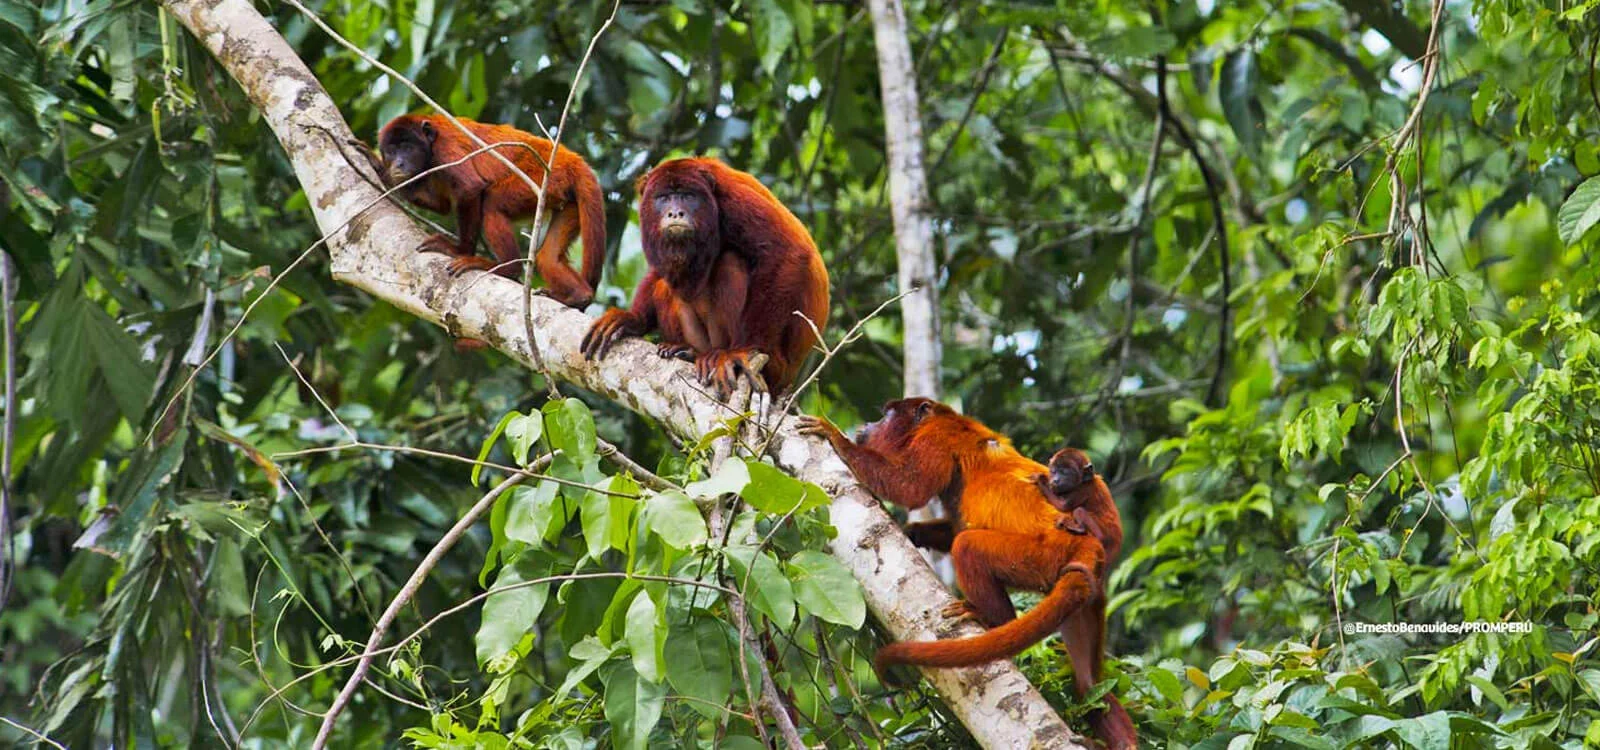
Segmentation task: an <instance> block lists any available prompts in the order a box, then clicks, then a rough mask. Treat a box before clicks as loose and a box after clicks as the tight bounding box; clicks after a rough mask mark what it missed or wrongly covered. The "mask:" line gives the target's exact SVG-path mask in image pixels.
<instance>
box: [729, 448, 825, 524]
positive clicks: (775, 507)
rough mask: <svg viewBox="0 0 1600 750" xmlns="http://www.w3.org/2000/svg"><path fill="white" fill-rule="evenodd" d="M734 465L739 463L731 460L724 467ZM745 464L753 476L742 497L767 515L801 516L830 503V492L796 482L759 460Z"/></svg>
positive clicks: (809, 484)
mask: <svg viewBox="0 0 1600 750" xmlns="http://www.w3.org/2000/svg"><path fill="white" fill-rule="evenodd" d="M731 463H739V462H736V461H727V462H725V463H724V464H723V465H724V466H726V465H727V464H731ZM743 463H744V464H745V467H746V470H747V471H748V472H749V474H750V482H749V483H748V484H746V485H745V486H744V488H743V489H741V490H739V497H742V498H744V501H745V502H747V503H749V504H750V505H751V507H753V508H755V509H757V510H760V511H761V512H763V513H771V514H773V515H783V514H786V513H790V512H795V513H798V512H802V511H807V510H811V509H812V508H819V507H822V506H824V505H827V504H828V493H826V492H823V491H822V488H821V487H818V486H816V485H814V484H811V483H810V482H802V481H800V480H798V479H795V478H794V477H791V476H789V475H788V474H785V473H783V472H782V471H780V470H779V469H778V468H777V467H775V466H770V465H768V464H764V463H760V462H758V461H746V462H743Z"/></svg>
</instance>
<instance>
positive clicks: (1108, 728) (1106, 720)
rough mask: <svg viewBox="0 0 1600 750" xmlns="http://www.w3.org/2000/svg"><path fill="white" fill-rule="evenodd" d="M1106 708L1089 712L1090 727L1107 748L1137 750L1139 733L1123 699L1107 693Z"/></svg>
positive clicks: (1107, 749)
mask: <svg viewBox="0 0 1600 750" xmlns="http://www.w3.org/2000/svg"><path fill="white" fill-rule="evenodd" d="M1103 700H1105V702H1106V707H1105V708H1104V709H1099V710H1095V711H1091V712H1089V717H1088V718H1089V727H1090V728H1091V729H1093V730H1094V736H1095V737H1097V738H1099V739H1100V742H1101V744H1103V745H1105V746H1106V750H1137V748H1138V747H1139V733H1138V732H1137V731H1135V730H1134V728H1133V717H1131V716H1129V715H1128V710H1127V709H1125V708H1123V707H1122V701H1119V700H1117V696H1115V695H1112V694H1110V693H1106V694H1105V698H1104V699H1103Z"/></svg>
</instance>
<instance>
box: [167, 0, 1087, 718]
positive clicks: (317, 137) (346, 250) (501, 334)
mask: <svg viewBox="0 0 1600 750" xmlns="http://www.w3.org/2000/svg"><path fill="white" fill-rule="evenodd" d="M163 5H164V7H166V8H167V10H168V11H170V12H171V13H172V14H173V16H174V17H176V18H177V19H178V20H179V21H180V22H182V23H183V24H184V26H186V27H188V29H189V30H190V31H191V32H192V33H193V34H194V35H195V37H196V38H198V39H199V40H200V41H201V43H203V44H204V45H205V46H206V48H207V49H209V50H210V51H211V53H212V54H213V55H215V56H216V57H217V59H218V60H219V61H220V62H221V63H222V65H223V67H224V68H226V69H227V71H228V73H229V75H231V76H232V77H233V78H234V79H235V80H236V81H237V82H238V83H239V85H240V86H241V87H242V88H243V90H244V92H245V94H246V95H247V96H248V97H249V98H250V100H251V101H252V102H253V103H254V104H255V106H256V107H257V109H259V110H260V112H261V115H262V117H263V118H264V119H265V121H266V122H267V124H268V125H269V126H270V127H271V128H272V130H273V132H274V134H276V136H277V138H278V140H279V142H280V144H281V145H282V146H283V149H284V151H285V153H286V155H287V156H288V158H289V161H290V163H291V164H292V165H293V166H294V170H295V174H296V175H297V176H298V178H299V180H300V184H301V187H302V188H303V189H304V190H305V193H306V197H307V199H308V201H309V203H310V206H311V210H312V213H313V214H314V216H315V218H316V222H317V225H318V226H320V227H322V228H323V230H324V231H332V230H335V229H337V228H338V227H341V226H343V227H344V228H343V229H340V230H338V231H335V232H333V234H332V236H331V237H329V239H328V243H327V247H328V251H329V253H330V255H331V259H332V264H331V265H332V269H333V274H334V278H336V279H337V280H339V281H341V282H344V283H347V284H351V285H353V286H355V287H358V288H360V289H363V290H365V291H367V292H368V293H370V294H372V295H373V296H374V297H377V298H379V299H382V300H384V301H385V302H388V303H389V304H392V305H395V306H396V307H399V308H400V309H403V310H405V311H407V312H409V313H412V314H414V315H416V316H418V317H420V318H422V319H424V320H427V321H429V322H431V323H434V324H437V325H441V326H443V327H445V328H446V329H447V330H449V331H450V332H451V333H452V334H453V335H456V336H462V337H471V338H476V339H481V340H484V341H487V342H489V343H490V344H492V345H493V346H494V347H495V348H497V349H499V350H500V351H502V352H504V353H506V354H507V355H508V356H510V357H512V358H514V359H516V360H517V361H519V362H521V363H523V365H525V366H532V363H533V358H534V353H535V350H534V349H533V348H532V347H538V349H537V351H538V352H539V353H540V354H542V355H543V361H544V364H545V367H546V368H547V370H548V371H549V373H550V374H551V375H552V376H554V377H557V378H560V379H562V380H566V381H568V382H571V383H573V384H575V385H578V386H581V387H583V388H586V389H588V390H590V391H592V392H594V393H597V394H600V395H602V396H604V397H606V398H609V399H612V400H615V401H616V402H618V403H619V404H622V405H623V406H625V407H627V408H628V409H630V410H632V411H635V412H638V413H639V414H642V415H644V416H647V417H650V418H651V419H654V420H656V421H657V422H659V423H660V424H661V425H662V426H663V427H664V428H666V429H667V430H669V431H671V432H673V433H675V434H677V435H679V436H681V437H684V438H686V439H696V438H698V437H699V436H701V435H703V434H705V433H706V432H707V431H709V430H710V429H711V428H712V427H713V426H715V425H716V424H717V423H718V421H719V420H722V419H725V418H726V416H727V412H726V410H725V408H724V407H721V406H719V405H718V404H716V403H714V402H713V401H711V400H710V399H709V398H708V397H706V396H705V395H704V394H703V393H702V392H701V391H700V390H699V389H697V388H694V387H692V385H693V377H692V374H691V368H690V367H689V366H688V365H687V364H684V363H678V362H663V361H662V360H661V359H660V358H659V357H657V356H656V353H655V347H654V346H651V345H647V344H645V343H643V342H640V341H626V342H623V343H622V344H620V345H618V346H617V347H616V348H615V349H614V350H613V351H612V352H611V354H610V355H608V356H607V358H606V359H605V360H604V361H603V362H600V363H595V362H588V361H585V360H584V358H583V355H582V354H581V353H579V351H578V342H579V339H581V338H582V336H583V333H584V331H585V330H586V329H587V328H588V326H589V322H590V319H589V318H588V317H587V316H585V315H583V314H582V313H580V312H577V311H575V310H571V309H568V308H566V307H564V306H562V305H561V304H560V303H557V302H555V301H553V300H549V299H546V298H542V297H541V298H536V299H534V300H533V304H532V310H531V314H532V316H533V326H532V331H533V335H534V337H535V340H534V341H529V337H528V334H527V331H528V330H529V329H528V328H525V327H524V326H523V323H522V320H521V319H520V318H521V316H520V314H519V313H520V312H521V308H522V304H521V303H522V299H521V296H522V290H521V287H520V285H518V284H516V283H514V282H511V281H507V280H504V279H500V278H494V277H491V278H481V277H480V276H479V275H478V274H468V275H466V276H465V277H464V278H462V279H452V278H450V276H449V275H448V274H447V273H446V272H445V265H446V259H445V258H444V257H443V256H440V255H437V254H422V253H417V252H416V251H415V248H416V247H417V246H418V245H420V244H421V243H422V241H423V239H424V238H425V236H426V235H425V233H424V231H423V230H422V228H421V227H419V226H418V225H417V224H416V223H415V222H413V221H412V220H411V219H410V218H409V217H407V216H406V215H405V213H404V212H402V211H400V210H399V209H398V208H395V207H393V206H390V205H387V204H382V203H380V204H379V205H377V206H376V207H374V208H371V209H370V210H365V211H363V208H364V207H366V206H367V205H368V204H371V203H373V201H374V200H375V199H376V198H377V197H378V191H377V190H375V189H374V187H373V186H372V185H371V184H369V183H368V182H367V181H366V180H363V179H362V178H361V177H360V176H359V175H358V174H357V173H356V172H355V170H354V169H353V168H352V167H351V166H350V164H349V162H348V161H346V160H345V158H344V157H343V156H341V155H340V152H339V145H340V142H342V141H343V140H344V139H346V138H349V137H351V134H350V130H349V126H348V125H347V124H346V123H345V121H344V118H343V116H342V115H341V113H340V112H339V110H338V108H337V107H336V106H335V105H334V103H333V101H332V100H331V99H330V98H329V97H328V94H327V92H326V91H324V90H323V88H322V86H321V84H319V83H318V82H317V79H316V78H315V77H314V76H313V75H312V74H311V72H310V70H308V69H307V68H306V66H305V64H304V63H303V62H301V60H300V58H299V57H298V56H297V55H296V54H295V52H294V50H293V49H291V48H290V47H289V45H288V43H287V42H285V41H284V39H283V37H282V36H280V35H279V34H278V32H277V30H276V29H274V28H273V27H272V26H271V25H270V24H269V23H268V22H267V21H266V19H264V18H263V17H262V16H261V15H260V14H259V13H258V12H257V11H256V10H255V8H254V7H253V6H252V5H251V4H250V3H249V2H248V1H247V0H166V2H164V3H163ZM347 222H348V225H346V223H347ZM469 285H470V286H471V291H470V293H463V290H465V289H467V287H468V286H469ZM771 455H772V457H773V459H774V460H775V461H776V462H777V465H778V466H779V467H781V468H782V469H783V470H785V471H787V472H789V473H791V474H793V475H794V476H796V477H799V478H800V479H803V480H806V481H809V482H814V483H816V484H817V485H819V486H821V487H822V488H823V489H824V490H826V491H827V492H828V493H829V494H830V495H831V496H832V497H833V503H832V506H831V509H830V510H831V513H832V522H833V524H834V525H835V526H836V527H837V528H838V530H839V535H838V537H837V538H835V539H834V540H833V542H832V545H831V549H830V552H832V554H833V555H834V556H835V557H837V558H838V559H839V560H840V562H842V563H843V564H844V565H845V566H846V567H847V568H849V569H850V570H851V572H852V573H853V574H854V575H855V577H856V580H857V581H859V582H860V584H861V588H862V590H863V593H864V594H865V597H866V601H867V605H868V607H869V608H870V609H871V611H872V613H873V616H874V617H875V618H877V620H878V622H879V623H881V624H882V625H883V626H884V628H885V629H886V630H888V632H889V633H890V634H891V635H892V636H893V637H894V638H896V639H902V640H930V639H933V638H937V637H939V636H941V635H943V636H946V637H948V636H950V635H952V634H958V635H970V634H972V633H974V632H977V630H976V626H963V627H962V628H960V629H958V630H957V631H956V632H955V633H951V632H949V631H948V630H947V629H944V628H942V627H941V624H942V623H941V620H940V618H939V616H938V611H939V609H940V608H941V607H942V606H943V605H944V604H946V603H948V602H949V601H950V598H949V596H950V595H949V592H948V591H947V590H946V589H945V588H944V586H943V585H942V584H941V583H940V582H939V580H938V578H937V577H936V576H934V574H933V572H932V571H931V570H930V569H929V568H928V566H927V565H926V564H925V563H923V561H922V558H921V556H920V555H918V554H917V551H916V550H915V549H914V548H913V547H912V546H911V544H910V542H908V541H907V540H906V538H905V535H904V534H902V533H900V531H899V529H898V528H897V527H896V526H895V524H894V521H893V520H892V519H891V518H890V517H889V516H888V515H887V514H886V513H884V511H883V509H882V508H881V507H880V506H879V504H878V502H877V501H876V500H875V499H873V498H872V497H871V495H869V494H868V493H867V491H866V490H865V489H864V488H862V487H861V486H860V485H859V484H857V483H856V482H855V480H854V478H852V477H851V476H850V473H849V470H848V469H846V468H845V466H844V463H843V462H842V461H840V460H839V458H838V457H837V456H835V455H834V453H833V451H832V450H831V449H830V448H829V447H828V446H827V444H826V443H824V442H822V441H820V440H817V439H813V438H807V437H802V436H800V435H799V434H797V433H796V432H795V431H794V430H793V429H792V428H790V427H787V426H780V427H779V429H778V430H777V431H776V433H775V435H774V437H773V440H772V443H771ZM927 676H928V678H929V680H930V682H931V683H932V684H933V686H934V688H935V689H936V690H937V691H938V692H939V694H940V695H941V696H942V697H943V698H944V699H945V700H946V701H947V702H948V703H949V705H950V708H951V710H952V711H953V712H954V713H955V714H956V716H957V717H959V718H960V719H961V721H962V723H964V724H965V725H966V726H967V728H968V730H969V731H970V732H971V733H972V735H973V736H974V737H975V738H977V739H978V741H979V742H980V743H982V744H983V745H984V746H986V747H992V748H1023V747H1051V748H1055V747H1079V746H1083V745H1082V740H1081V739H1079V738H1078V737H1077V736H1076V735H1074V734H1073V733H1072V732H1070V731H1069V730H1068V729H1067V727H1066V725H1065V724H1064V723H1063V722H1062V721H1061V719H1060V717H1059V716H1057V715H1056V714H1055V712H1054V711H1053V710H1051V708H1050V706H1049V704H1047V703H1046V702H1045V701H1044V699H1043V697H1042V696H1040V695H1039V693H1038V692H1037V691H1036V690H1034V689H1033V686H1032V685H1030V684H1028V682H1027V680H1026V679H1024V678H1023V677H1022V675H1021V673H1019V672H1018V671H1017V670H1016V668H1015V667H1014V666H1013V665H1012V664H1011V663H1009V662H1006V661H1000V662H995V663H993V664H989V665H986V666H983V667H979V668H972V669H962V670H929V671H928V672H927Z"/></svg>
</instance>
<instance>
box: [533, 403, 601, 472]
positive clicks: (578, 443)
mask: <svg viewBox="0 0 1600 750" xmlns="http://www.w3.org/2000/svg"><path fill="white" fill-rule="evenodd" d="M543 412H544V431H545V432H546V433H547V434H549V436H550V445H552V446H554V447H555V448H556V450H559V451H562V452H563V453H565V454H566V457H567V459H568V460H570V461H572V463H573V464H576V465H578V466H582V465H583V464H585V463H587V462H588V461H589V459H590V458H593V457H594V446H595V434H594V415H593V414H591V413H590V412H589V406H588V405H587V404H585V403H583V402H582V401H580V400H578V399H575V398H566V399H561V400H559V401H551V402H550V403H548V404H545V405H544V409H543Z"/></svg>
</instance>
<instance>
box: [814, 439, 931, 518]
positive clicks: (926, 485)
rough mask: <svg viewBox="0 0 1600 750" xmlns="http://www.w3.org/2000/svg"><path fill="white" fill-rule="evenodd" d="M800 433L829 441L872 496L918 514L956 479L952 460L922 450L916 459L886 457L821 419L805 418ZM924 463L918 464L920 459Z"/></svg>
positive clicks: (908, 452) (903, 456)
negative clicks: (916, 511)
mask: <svg viewBox="0 0 1600 750" xmlns="http://www.w3.org/2000/svg"><path fill="white" fill-rule="evenodd" d="M796 425H797V426H798V427H799V429H800V432H802V433H804V434H807V435H819V436H821V437H824V438H827V440H828V444H829V445H832V446H833V450H834V452H835V453H838V454H839V458H842V459H844V463H845V465H846V466H849V467H850V471H851V473H853V474H855V475H856V479H858V480H860V481H861V483H862V484H864V485H866V486H867V489H869V490H871V491H872V494H874V495H877V496H878V497H880V498H883V499H884V500H888V501H889V502H891V503H894V504H895V505H899V506H901V507H904V508H909V509H911V510H916V509H917V508H921V507H922V506H924V505H927V504H928V501H929V500H932V499H933V497H934V496H935V495H938V494H939V493H941V492H944V490H945V488H946V487H949V486H950V483H951V482H952V481H954V478H955V459H954V457H953V456H942V457H941V456H940V454H938V453H936V452H934V451H929V450H923V451H920V452H918V454H916V455H913V454H912V453H911V452H910V451H907V452H906V453H905V454H904V455H900V456H887V455H884V454H882V453H879V452H878V451H875V450H872V449H871V448H867V447H865V446H862V445H858V444H857V443H856V442H855V441H853V440H851V439H850V438H847V437H845V436H844V433H842V432H840V431H839V428H837V427H835V426H833V423H832V422H829V421H828V420H827V419H824V418H822V417H808V416H802V417H800V419H799V421H798V422H797V423H796ZM919 458H920V459H922V460H918V459H919Z"/></svg>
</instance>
